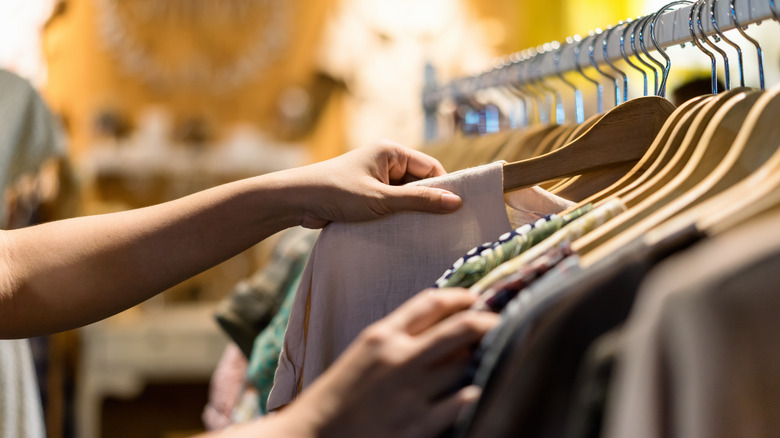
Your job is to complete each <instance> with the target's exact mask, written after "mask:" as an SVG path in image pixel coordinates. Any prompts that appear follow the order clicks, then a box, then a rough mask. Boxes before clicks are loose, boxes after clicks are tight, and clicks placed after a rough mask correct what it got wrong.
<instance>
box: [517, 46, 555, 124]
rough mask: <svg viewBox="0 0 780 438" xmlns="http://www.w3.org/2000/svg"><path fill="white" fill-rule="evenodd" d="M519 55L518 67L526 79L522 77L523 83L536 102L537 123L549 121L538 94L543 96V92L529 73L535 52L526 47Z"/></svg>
mask: <svg viewBox="0 0 780 438" xmlns="http://www.w3.org/2000/svg"><path fill="white" fill-rule="evenodd" d="M521 56H522V62H521V64H520V68H521V69H522V71H523V72H525V74H526V79H524V81H523V84H524V85H525V87H526V88H527V89H528V91H529V93H530V94H531V96H532V97H533V98H534V101H535V102H536V115H537V116H538V117H539V123H549V121H550V117H549V114H548V113H547V112H546V108H545V106H544V105H542V103H541V100H540V98H539V97H540V95H541V96H542V97H544V93H539V90H538V89H537V88H536V86H535V84H534V78H533V73H532V72H531V73H529V71H530V69H531V67H533V57H534V56H535V52H534V50H533V49H526V50H524V51H523V52H521Z"/></svg>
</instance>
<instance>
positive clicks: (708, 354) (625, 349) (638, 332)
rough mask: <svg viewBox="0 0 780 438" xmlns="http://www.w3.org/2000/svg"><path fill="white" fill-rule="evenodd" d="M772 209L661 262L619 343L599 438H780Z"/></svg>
mask: <svg viewBox="0 0 780 438" xmlns="http://www.w3.org/2000/svg"><path fill="white" fill-rule="evenodd" d="M779 222H780V214H778V213H777V212H775V213H772V214H768V215H766V216H765V217H762V218H757V219H755V220H752V221H750V222H748V223H746V224H744V225H742V226H740V227H737V228H736V229H733V230H730V231H727V232H726V233H724V234H723V235H721V236H718V237H715V238H712V239H710V240H708V241H705V242H702V243H701V244H699V245H697V246H696V247H694V248H693V249H691V250H690V251H687V252H686V253H684V254H680V255H679V256H676V257H674V258H671V259H669V260H667V261H665V262H664V263H663V264H662V265H661V266H659V267H658V268H657V269H656V270H655V271H654V272H653V273H652V274H651V275H650V276H649V277H648V279H647V281H646V282H645V284H644V285H643V286H642V290H641V291H640V293H639V294H640V296H639V299H638V303H637V305H636V307H635V309H634V310H633V311H632V314H631V317H630V319H629V321H628V323H627V325H626V328H625V330H624V333H623V335H624V339H623V340H622V341H621V342H620V347H621V348H620V349H619V353H618V362H617V365H616V372H615V378H614V383H613V384H612V385H611V388H610V389H609V396H608V403H607V407H608V408H607V414H606V417H605V423H606V428H605V429H606V430H605V431H604V432H605V433H604V436H606V437H624V436H627V434H628V435H630V436H632V437H639V438H645V437H647V438H649V437H662V436H684V437H692V438H698V437H735V436H750V437H770V436H773V437H774V436H777V435H778V433H780V416H778V415H777V413H778V412H780V378H779V377H778V370H780V349H779V348H778V347H777V340H778V337H777V334H778V333H780V319H778V315H777V314H778V309H780V293H778V292H780V274H779V273H780V270H778V266H780V235H779V234H778V233H777V224H778V223H779Z"/></svg>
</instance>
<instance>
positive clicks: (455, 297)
mask: <svg viewBox="0 0 780 438" xmlns="http://www.w3.org/2000/svg"><path fill="white" fill-rule="evenodd" d="M475 300H476V297H475V296H474V295H472V294H470V293H468V292H467V291H466V289H449V290H446V289H445V290H439V289H429V290H428V291H427V292H426V291H423V292H420V293H418V294H417V295H415V296H414V297H412V298H411V299H410V300H408V301H407V302H405V303H404V304H402V305H401V306H400V307H399V308H397V309H396V310H394V311H393V312H392V313H390V315H388V316H387V317H386V318H387V321H388V322H389V323H390V324H393V325H394V326H396V327H398V328H400V329H401V330H403V331H405V332H406V333H408V334H410V335H412V336H414V335H417V334H419V333H422V332H424V331H425V330H427V329H429V328H430V327H431V326H433V325H435V324H436V323H438V322H439V321H441V320H443V319H445V318H447V317H449V316H451V315H453V314H455V313H458V312H460V311H462V310H465V309H468V308H469V306H471V305H472V304H473V303H474V301H475Z"/></svg>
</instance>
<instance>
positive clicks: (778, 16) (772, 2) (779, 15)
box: [769, 0, 780, 21]
mask: <svg viewBox="0 0 780 438" xmlns="http://www.w3.org/2000/svg"><path fill="white" fill-rule="evenodd" d="M769 10H770V11H772V15H773V16H774V17H775V20H776V21H780V13H778V12H777V9H775V0H769Z"/></svg>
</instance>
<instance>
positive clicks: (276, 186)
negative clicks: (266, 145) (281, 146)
mask: <svg viewBox="0 0 780 438" xmlns="http://www.w3.org/2000/svg"><path fill="white" fill-rule="evenodd" d="M304 177H305V174H302V172H300V171H299V170H298V169H288V170H282V171H278V172H273V173H269V174H266V175H262V176H259V177H257V178H258V181H257V183H258V184H257V187H260V188H262V190H267V192H266V193H267V196H262V197H260V198H259V199H261V202H263V203H266V204H265V205H260V206H259V211H266V212H268V213H269V214H270V217H269V219H271V220H278V221H279V222H280V223H281V225H282V227H283V228H289V227H294V226H299V225H302V224H303V222H304V218H305V217H306V211H307V207H308V205H309V204H310V201H309V196H310V194H309V193H308V192H309V190H307V186H306V180H305V178H304Z"/></svg>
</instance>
